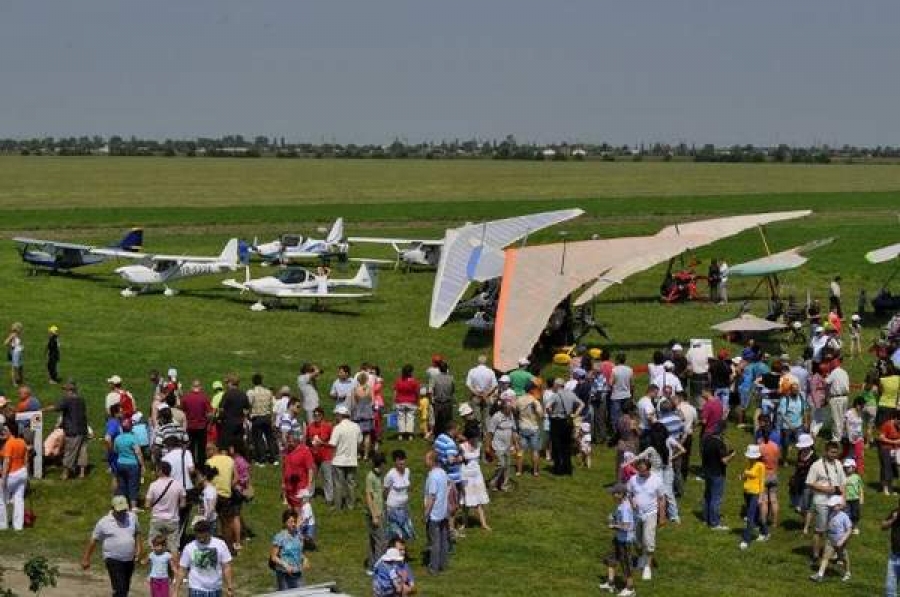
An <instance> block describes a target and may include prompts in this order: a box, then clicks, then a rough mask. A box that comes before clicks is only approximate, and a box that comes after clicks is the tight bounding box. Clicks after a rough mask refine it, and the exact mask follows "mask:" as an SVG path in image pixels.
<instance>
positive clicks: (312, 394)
mask: <svg viewBox="0 0 900 597" xmlns="http://www.w3.org/2000/svg"><path fill="white" fill-rule="evenodd" d="M336 385H339V384H338V382H337V380H335V382H334V384H332V386H331V391H332V392H334V391H335V386H336ZM297 388H298V389H299V390H300V397H301V398H302V399H303V410H315V409H316V408H317V407H318V406H319V391H318V390H316V386H314V385H313V384H312V380H311V379H310V374H309V373H304V374H302V375H299V376H297ZM340 390H341V391H343V386H341V388H340ZM351 391H352V387H351ZM339 402H340V400H339Z"/></svg>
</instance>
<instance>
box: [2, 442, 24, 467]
mask: <svg viewBox="0 0 900 597" xmlns="http://www.w3.org/2000/svg"><path fill="white" fill-rule="evenodd" d="M27 454H28V446H27V445H25V440H23V439H22V438H20V437H11V438H9V439H8V440H6V444H4V446H3V450H0V457H2V458H3V459H4V460H9V472H10V473H14V472H16V471H18V470H20V469H22V468H23V467H24V466H25V456H26V455H27Z"/></svg>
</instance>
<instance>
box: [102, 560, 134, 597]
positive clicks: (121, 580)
mask: <svg viewBox="0 0 900 597" xmlns="http://www.w3.org/2000/svg"><path fill="white" fill-rule="evenodd" d="M104 561H105V562H106V571H107V572H108V573H109V584H110V585H112V591H113V597H128V593H129V592H131V577H132V576H133V575H134V560H131V561H129V562H123V561H121V560H113V559H112V558H110V559H107V560H104Z"/></svg>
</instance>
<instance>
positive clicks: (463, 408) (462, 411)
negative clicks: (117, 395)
mask: <svg viewBox="0 0 900 597" xmlns="http://www.w3.org/2000/svg"><path fill="white" fill-rule="evenodd" d="M473 412H474V411H473V410H472V407H471V406H469V403H468V402H463V403H462V404H460V405H459V416H461V417H467V416H469V415H471V414H472V413H473Z"/></svg>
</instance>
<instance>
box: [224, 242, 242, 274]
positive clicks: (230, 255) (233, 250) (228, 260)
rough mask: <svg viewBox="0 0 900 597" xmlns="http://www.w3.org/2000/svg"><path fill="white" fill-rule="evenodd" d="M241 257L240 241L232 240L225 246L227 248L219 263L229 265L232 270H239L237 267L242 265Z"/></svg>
mask: <svg viewBox="0 0 900 597" xmlns="http://www.w3.org/2000/svg"><path fill="white" fill-rule="evenodd" d="M239 257H240V256H239V255H238V239H236V238H232V239H231V240H229V241H228V242H227V243H226V244H225V248H224V249H222V253H221V254H220V255H219V261H221V262H222V263H225V264H227V265H229V266H230V267H231V269H237V266H238V264H239V263H240V258H239Z"/></svg>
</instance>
